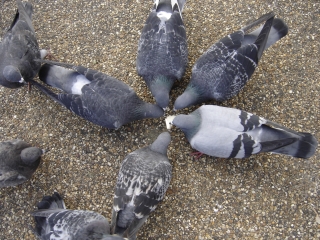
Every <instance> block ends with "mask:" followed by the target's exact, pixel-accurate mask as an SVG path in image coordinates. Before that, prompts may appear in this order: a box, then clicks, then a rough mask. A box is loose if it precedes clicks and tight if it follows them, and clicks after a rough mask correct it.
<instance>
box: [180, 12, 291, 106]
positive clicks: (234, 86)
mask: <svg viewBox="0 0 320 240" xmlns="http://www.w3.org/2000/svg"><path fill="white" fill-rule="evenodd" d="M264 21H266V22H265V24H264V25H263V26H261V27H259V28H258V29H256V30H254V31H253V32H251V33H249V34H246V32H247V31H248V30H249V29H251V28H253V27H254V26H256V25H259V24H261V23H262V22H264ZM287 33H288V27H287V25H286V24H285V23H284V22H283V21H282V20H281V19H277V18H276V19H274V13H273V12H270V13H268V14H265V15H263V16H262V17H260V18H259V19H258V20H256V21H254V22H253V23H251V24H249V25H248V26H246V27H244V28H242V29H241V30H239V31H236V32H234V33H232V34H230V35H228V36H226V37H224V38H222V39H221V40H220V41H218V42H217V43H215V44H214V45H212V46H211V47H210V48H209V49H208V50H207V51H206V52H205V53H204V54H203V55H202V56H201V57H200V58H199V59H198V60H197V62H196V63H195V65H194V66H193V68H192V76H191V81H190V83H189V85H188V86H187V89H186V90H185V92H184V93H183V94H182V95H180V96H179V97H178V98H177V100H176V101H175V103H174V108H175V109H182V108H185V107H189V106H192V105H195V104H198V103H202V102H205V101H207V100H210V99H215V100H217V101H225V100H227V99H229V98H231V97H233V96H234V95H236V94H238V93H239V91H240V90H241V89H242V88H243V87H244V86H245V84H246V83H247V81H248V80H249V79H250V77H251V75H252V74H253V72H254V70H255V69H256V67H257V65H258V62H259V60H260V58H261V56H262V53H263V51H264V50H266V49H267V48H268V47H270V46H271V45H272V44H274V43H276V42H277V41H278V40H279V39H280V38H282V37H284V36H285V35H286V34H287Z"/></svg>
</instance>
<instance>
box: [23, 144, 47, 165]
mask: <svg viewBox="0 0 320 240" xmlns="http://www.w3.org/2000/svg"><path fill="white" fill-rule="evenodd" d="M43 153H44V150H42V149H40V148H37V147H29V148H25V149H23V150H22V151H21V154H20V157H21V160H22V161H23V162H24V163H25V164H27V165H32V164H34V163H36V162H37V160H39V158H40V157H41V155H42V154H43Z"/></svg>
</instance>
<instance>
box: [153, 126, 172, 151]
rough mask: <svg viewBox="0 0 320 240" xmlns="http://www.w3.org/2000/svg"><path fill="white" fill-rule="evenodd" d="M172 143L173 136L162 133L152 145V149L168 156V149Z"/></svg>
mask: <svg viewBox="0 0 320 240" xmlns="http://www.w3.org/2000/svg"><path fill="white" fill-rule="evenodd" d="M170 142H171V136H170V134H169V133H168V132H163V133H161V134H160V135H159V136H158V137H157V139H156V140H155V141H154V142H153V143H152V144H151V145H150V149H151V150H152V151H154V152H158V153H160V154H163V155H165V156H167V149H168V146H169V144H170Z"/></svg>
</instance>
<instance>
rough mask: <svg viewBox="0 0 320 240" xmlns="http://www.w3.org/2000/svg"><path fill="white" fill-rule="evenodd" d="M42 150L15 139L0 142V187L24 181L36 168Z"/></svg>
mask: <svg viewBox="0 0 320 240" xmlns="http://www.w3.org/2000/svg"><path fill="white" fill-rule="evenodd" d="M43 153H44V150H42V149H40V148H37V147H32V146H31V145H30V144H28V143H26V142H24V141H22V140H20V139H15V140H11V141H5V142H1V143H0V187H9V186H16V185H19V184H21V183H23V182H26V181H27V180H28V179H30V178H31V176H32V174H33V173H34V172H35V171H36V170H37V168H38V166H39V164H40V158H41V155H42V154H43Z"/></svg>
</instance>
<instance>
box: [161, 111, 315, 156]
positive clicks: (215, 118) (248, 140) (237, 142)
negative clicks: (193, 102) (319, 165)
mask: <svg viewBox="0 0 320 240" xmlns="http://www.w3.org/2000/svg"><path fill="white" fill-rule="evenodd" d="M167 122H169V123H170V122H171V124H173V125H175V126H176V127H178V128H180V129H181V130H182V131H183V132H184V134H185V136H186V137H187V139H188V141H189V143H190V144H191V146H192V147H193V148H194V149H196V150H198V151H200V152H201V153H204V154H208V155H210V156H215V157H221V158H247V157H250V156H251V155H252V154H256V153H260V152H272V153H280V154H285V155H289V156H293V157H297V158H309V157H311V156H312V155H313V154H314V153H315V151H316V148H317V145H318V142H317V140H316V139H315V137H314V136H312V135H311V134H310V133H305V132H296V131H293V130H291V129H288V128H286V127H284V126H281V125H279V124H277V123H274V122H271V121H269V120H266V119H264V118H262V117H259V116H256V115H253V114H251V113H248V112H245V111H241V110H238V109H233V108H226V107H220V106H214V105H203V106H201V107H199V108H198V109H197V110H195V111H194V112H192V113H190V114H189V115H178V116H176V117H170V118H167Z"/></svg>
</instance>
